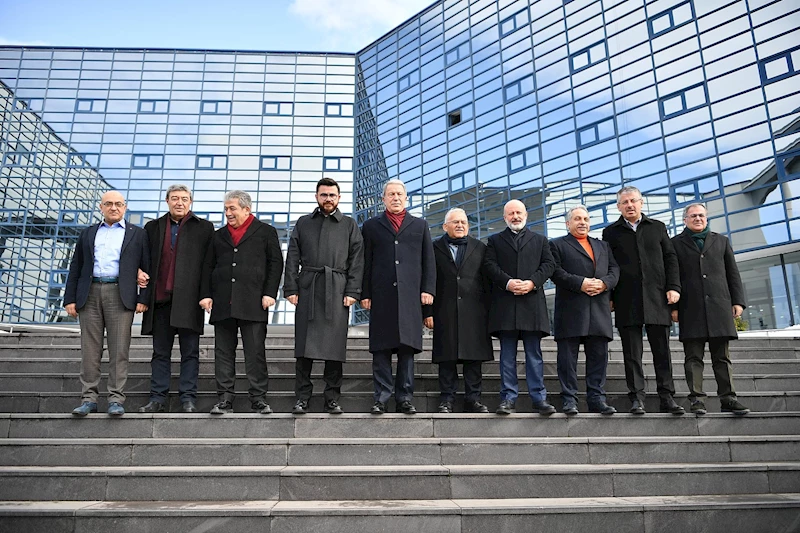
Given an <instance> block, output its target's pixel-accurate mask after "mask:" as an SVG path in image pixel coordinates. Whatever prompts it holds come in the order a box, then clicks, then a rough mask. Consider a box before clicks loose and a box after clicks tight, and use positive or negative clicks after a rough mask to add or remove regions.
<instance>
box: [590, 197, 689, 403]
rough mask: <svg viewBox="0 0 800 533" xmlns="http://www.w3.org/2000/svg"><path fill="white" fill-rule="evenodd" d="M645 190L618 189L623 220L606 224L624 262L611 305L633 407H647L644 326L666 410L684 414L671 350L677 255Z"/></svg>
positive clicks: (677, 290)
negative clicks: (646, 208)
mask: <svg viewBox="0 0 800 533" xmlns="http://www.w3.org/2000/svg"><path fill="white" fill-rule="evenodd" d="M643 203H644V201H643V199H642V193H641V192H639V189H637V188H636V187H623V188H622V189H620V190H619V192H617V209H619V212H620V217H619V220H617V221H616V222H614V223H613V224H611V225H610V226H607V227H606V228H605V229H604V230H603V240H604V241H606V242H607V243H608V244H609V245H611V251H612V253H613V254H614V259H615V260H616V261H617V264H618V265H619V268H620V274H619V283H618V284H617V286H616V287H615V288H614V290H613V291H612V293H611V308H612V310H613V311H615V313H614V315H615V321H616V325H617V329H618V330H619V335H620V338H621V339H622V357H623V360H624V363H625V381H626V383H627V385H628V398H629V399H630V401H631V409H630V412H631V413H633V414H635V415H642V414H644V413H645V402H644V401H645V396H646V392H645V383H646V382H645V378H644V370H643V368H642V353H643V352H644V343H643V342H642V328H644V329H645V330H646V331H647V341H648V342H649V343H650V349H651V350H652V351H653V365H654V366H655V371H656V383H657V385H656V386H657V389H656V390H657V391H658V397H659V398H660V409H661V412H662V413H672V414H673V415H682V414H683V413H684V409H683V407H681V406H680V405H678V404H677V403H675V399H674V398H673V395H674V394H675V384H674V383H673V381H672V356H671V354H670V351H669V327H670V324H671V322H670V316H669V315H670V307H669V306H670V305H672V304H674V303H676V302H677V301H678V300H679V299H680V297H681V281H680V275H679V273H678V257H677V256H676V255H675V248H673V246H672V241H670V239H669V236H668V235H667V227H666V226H665V225H664V223H663V222H660V221H658V220H655V219H652V218H649V217H647V216H646V215H645V214H644V213H642V205H643Z"/></svg>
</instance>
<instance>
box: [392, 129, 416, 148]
mask: <svg viewBox="0 0 800 533" xmlns="http://www.w3.org/2000/svg"><path fill="white" fill-rule="evenodd" d="M419 140H420V135H419V128H417V129H415V130H411V131H409V132H406V133H404V134H402V135H401V136H400V138H399V139H397V144H398V146H399V147H400V148H401V149H403V148H408V147H409V146H411V145H412V144H416V143H418V142H419Z"/></svg>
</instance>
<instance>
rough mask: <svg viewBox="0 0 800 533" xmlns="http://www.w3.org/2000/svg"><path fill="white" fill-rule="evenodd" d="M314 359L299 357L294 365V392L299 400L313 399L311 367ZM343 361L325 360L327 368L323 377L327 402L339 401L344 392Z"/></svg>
mask: <svg viewBox="0 0 800 533" xmlns="http://www.w3.org/2000/svg"><path fill="white" fill-rule="evenodd" d="M313 364H314V360H313V359H308V358H307V357H298V358H297V361H296V362H295V365H294V370H295V380H294V392H295V395H296V396H297V399H298V400H305V401H308V400H310V399H311V392H312V391H313V389H314V386H313V384H312V383H311V367H312V366H313ZM342 375H343V372H342V362H341V361H325V370H324V371H323V374H322V377H323V379H324V380H325V392H324V393H323V394H324V398H325V403H328V402H338V401H339V396H340V395H341V392H342Z"/></svg>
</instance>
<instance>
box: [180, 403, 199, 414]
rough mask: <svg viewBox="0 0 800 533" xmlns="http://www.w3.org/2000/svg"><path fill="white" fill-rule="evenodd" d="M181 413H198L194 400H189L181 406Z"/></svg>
mask: <svg viewBox="0 0 800 533" xmlns="http://www.w3.org/2000/svg"><path fill="white" fill-rule="evenodd" d="M181 411H183V412H184V413H196V412H197V406H196V405H195V404H194V402H193V401H192V400H187V401H185V402H183V403H182V404H181Z"/></svg>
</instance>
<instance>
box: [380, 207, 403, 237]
mask: <svg viewBox="0 0 800 533" xmlns="http://www.w3.org/2000/svg"><path fill="white" fill-rule="evenodd" d="M378 222H380V223H381V224H382V225H383V226H384V227H385V228H386V229H388V230H389V231H391V232H392V235H394V228H393V227H392V223H391V222H389V217H387V216H386V211H384V212H383V213H381V215H380V216H379V217H378ZM403 223H405V219H403Z"/></svg>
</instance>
